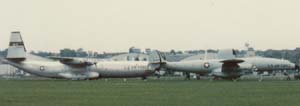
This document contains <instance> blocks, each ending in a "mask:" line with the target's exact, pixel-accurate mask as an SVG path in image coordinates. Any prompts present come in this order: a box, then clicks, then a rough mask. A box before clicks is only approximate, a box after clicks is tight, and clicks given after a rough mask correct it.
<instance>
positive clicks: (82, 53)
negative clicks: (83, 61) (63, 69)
mask: <svg viewBox="0 0 300 106" xmlns="http://www.w3.org/2000/svg"><path fill="white" fill-rule="evenodd" d="M87 56H88V53H87V52H86V51H84V50H83V49H82V48H79V49H77V51H76V57H87Z"/></svg>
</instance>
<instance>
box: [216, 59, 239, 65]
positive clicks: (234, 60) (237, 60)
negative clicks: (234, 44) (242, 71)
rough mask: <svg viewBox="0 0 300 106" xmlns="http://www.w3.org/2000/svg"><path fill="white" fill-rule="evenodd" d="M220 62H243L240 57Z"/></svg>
mask: <svg viewBox="0 0 300 106" xmlns="http://www.w3.org/2000/svg"><path fill="white" fill-rule="evenodd" d="M221 62H222V63H224V64H226V63H242V62H244V60H241V59H227V60H222V61H221Z"/></svg>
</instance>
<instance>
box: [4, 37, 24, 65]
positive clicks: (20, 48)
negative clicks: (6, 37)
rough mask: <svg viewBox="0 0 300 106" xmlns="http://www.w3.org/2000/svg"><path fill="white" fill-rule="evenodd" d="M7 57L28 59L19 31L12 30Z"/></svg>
mask: <svg viewBox="0 0 300 106" xmlns="http://www.w3.org/2000/svg"><path fill="white" fill-rule="evenodd" d="M6 58H7V59H10V60H18V61H22V60H25V59H26V48H25V45H24V42H23V39H22V36H21V33H20V32H19V31H15V32H11V36H10V41H9V47H8V49H7V55H6Z"/></svg>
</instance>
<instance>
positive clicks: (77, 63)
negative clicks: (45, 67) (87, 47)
mask: <svg viewBox="0 0 300 106" xmlns="http://www.w3.org/2000/svg"><path fill="white" fill-rule="evenodd" d="M49 58H50V59H53V60H59V61H60V62H61V63H63V64H65V65H69V66H73V67H86V66H91V65H94V64H97V63H96V62H90V61H87V60H82V59H76V58H71V57H49Z"/></svg>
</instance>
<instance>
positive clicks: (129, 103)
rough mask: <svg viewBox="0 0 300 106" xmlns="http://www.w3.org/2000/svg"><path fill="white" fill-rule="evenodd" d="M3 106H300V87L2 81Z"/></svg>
mask: <svg viewBox="0 0 300 106" xmlns="http://www.w3.org/2000/svg"><path fill="white" fill-rule="evenodd" d="M0 106H300V82H299V81H264V82H257V81H239V82H231V81H213V82H211V81H208V80H203V81H196V80H191V81H183V80H180V79H175V80H148V81H141V80H137V79H128V80H127V82H123V81H122V80H121V79H110V80H108V81H105V80H98V81H65V80H0Z"/></svg>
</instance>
